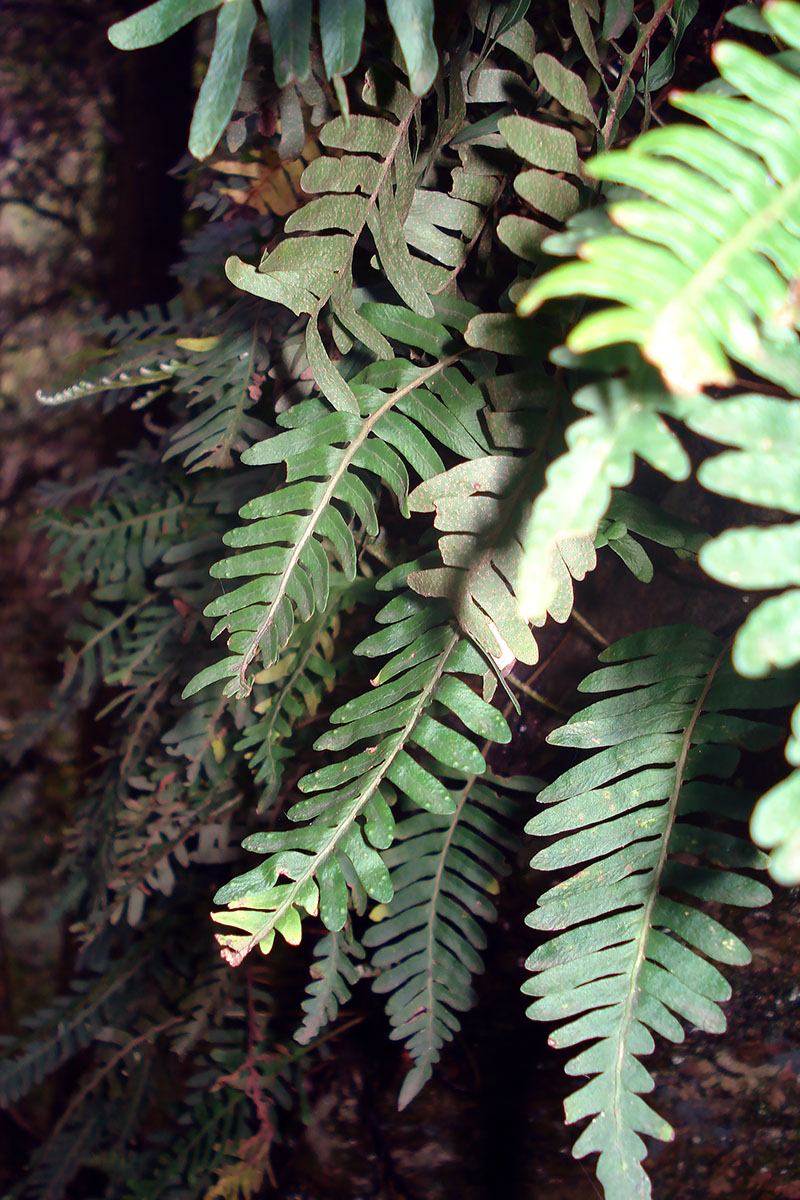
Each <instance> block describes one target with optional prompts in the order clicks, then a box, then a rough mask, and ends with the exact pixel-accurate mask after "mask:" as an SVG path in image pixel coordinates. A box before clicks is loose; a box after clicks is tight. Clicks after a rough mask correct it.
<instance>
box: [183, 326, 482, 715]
mask: <svg viewBox="0 0 800 1200" xmlns="http://www.w3.org/2000/svg"><path fill="white" fill-rule="evenodd" d="M371 315H372V316H373V317H374V319H375V320H376V321H380V322H381V323H382V325H383V327H384V328H386V330H387V332H388V333H389V336H393V335H396V334H397V331H398V328H400V329H402V332H403V335H404V336H405V338H406V340H407V342H408V343H409V344H411V345H415V344H417V345H419V344H422V345H423V346H424V348H425V349H426V350H428V351H432V350H436V351H439V352H442V353H443V352H444V350H445V349H446V347H447V346H448V345H449V344H451V335H450V334H449V333H448V331H447V329H446V327H445V325H443V324H439V323H438V322H435V321H427V322H424V323H423V322H421V321H420V320H419V318H416V317H415V316H414V314H413V313H409V312H404V310H402V309H395V308H393V307H391V306H381V305H375V306H373V309H372V310H371ZM453 319H455V320H456V321H460V320H461V319H462V315H461V314H459V315H457V316H456V317H455V318H450V317H448V318H447V320H448V321H450V320H453ZM462 357H463V352H462V351H458V350H456V351H455V352H454V353H453V354H450V355H446V356H444V357H442V358H441V359H440V361H438V362H436V363H434V365H433V366H430V367H421V366H418V365H416V364H412V363H411V362H409V361H407V360H405V359H399V358H398V359H396V360H394V361H392V362H387V363H376V364H373V365H371V366H369V367H367V368H365V369H364V370H363V371H362V372H360V373H359V375H358V376H356V378H355V379H354V380H353V395H354V397H356V396H357V397H358V400H357V403H358V404H359V408H360V414H361V415H358V414H356V413H350V412H342V411H331V410H330V409H329V408H328V406H327V405H326V404H325V403H324V402H323V401H321V400H315V399H311V400H307V401H304V402H302V403H300V404H296V405H295V406H294V407H293V408H292V409H290V410H289V411H288V412H287V413H284V414H281V415H280V416H279V418H278V420H279V423H280V424H281V425H282V426H284V428H285V429H286V432H284V433H281V434H279V435H278V436H276V437H273V438H270V439H268V440H267V441H264V442H260V443H259V444H258V445H257V446H254V447H253V448H252V449H251V450H249V451H247V453H246V454H245V455H243V461H244V462H245V463H248V464H250V465H258V466H266V465H272V464H278V463H282V462H285V463H286V483H287V485H288V486H286V487H284V488H279V489H277V490H275V491H272V492H270V493H269V494H268V495H266V496H261V497H258V498H256V499H254V500H251V501H250V502H249V503H248V504H246V505H245V506H244V507H243V508H242V509H241V510H240V513H239V515H240V516H241V517H243V518H245V519H246V520H252V521H253V523H252V524H249V525H246V526H244V527H241V528H239V529H235V530H233V531H232V532H231V533H229V534H227V535H226V536H225V538H224V539H223V540H224V541H225V543H226V544H227V545H229V546H233V547H235V548H244V547H256V548H255V549H251V550H249V551H248V552H247V553H244V554H239V555H236V556H234V557H230V558H226V559H223V560H222V561H221V562H219V563H217V564H216V565H215V566H214V567H213V568H212V575H214V576H215V577H216V578H220V579H238V578H241V577H242V576H248V577H250V578H249V581H248V582H247V583H245V584H243V585H241V586H239V587H237V588H235V589H234V590H233V591H231V592H225V593H223V594H222V595H220V596H218V597H217V598H216V599H214V600H212V601H211V603H210V604H209V605H208V606H207V607H206V609H205V613H206V616H210V617H216V618H218V620H217V624H216V625H215V627H214V630H213V632H212V637H215V636H217V635H219V634H220V633H221V632H222V631H223V630H227V631H228V634H229V636H228V650H229V651H230V654H229V656H228V657H227V658H225V659H223V660H222V661H221V662H220V663H218V664H216V665H215V666H214V667H212V668H208V669H207V670H205V671H203V672H201V673H200V674H199V675H198V676H196V677H195V679H193V680H192V681H191V682H190V684H189V685H188V686H187V688H186V690H185V692H184V695H185V696H190V695H192V694H193V692H195V691H198V690H199V689H200V688H202V687H205V686H207V685H208V684H210V683H214V682H216V681H218V680H220V679H223V678H227V677H232V678H230V682H229V683H228V684H227V685H226V688H225V691H226V694H227V695H234V696H246V695H248V694H249V692H250V689H251V687H252V682H251V679H250V678H249V676H248V670H249V668H250V664H251V663H252V662H253V660H254V659H255V657H256V656H257V655H258V654H260V655H261V657H262V658H263V661H264V664H265V666H270V665H271V664H272V663H274V662H275V661H276V660H277V657H278V655H279V654H280V652H281V650H282V649H283V648H284V646H285V645H286V644H287V642H288V640H289V638H290V636H291V634H292V629H293V627H294V620H295V611H296V612H297V613H298V614H299V615H300V618H301V620H304V621H305V620H308V619H309V617H311V616H312V615H313V613H315V612H316V611H318V610H324V609H325V608H326V606H327V603H328V597H329V593H330V564H329V555H332V556H333V557H334V558H335V559H337V560H338V562H339V564H340V565H341V568H342V570H343V572H344V575H345V578H346V579H348V580H351V581H352V580H353V579H354V578H355V573H356V557H357V552H356V543H355V538H354V536H353V532H352V529H351V527H350V525H351V520H352V518H351V514H354V515H355V517H356V518H357V519H358V521H359V522H360V524H361V525H362V526H363V528H364V530H365V531H366V533H367V534H369V535H370V536H375V535H376V534H377V532H378V519H377V514H376V511H375V495H374V490H371V488H370V487H369V486H368V485H367V484H366V483H365V482H364V479H363V477H362V474H361V472H367V478H368V479H370V477H377V478H378V479H379V480H381V481H382V482H383V483H385V484H386V485H387V486H388V487H389V488H390V490H391V491H392V492H393V493H394V495H395V496H396V498H397V500H398V502H399V504H400V507H401V510H402V511H404V512H406V511H407V505H406V499H407V495H408V467H411V468H412V469H413V470H415V471H416V472H417V473H418V474H419V475H421V476H422V478H426V477H427V476H428V475H430V474H433V473H436V472H438V471H441V470H442V466H443V464H442V459H441V457H440V455H439V453H438V451H437V450H436V449H435V447H434V446H433V445H432V442H431V438H433V439H436V440H438V441H439V442H440V443H441V444H444V445H446V446H448V447H450V448H452V449H455V450H457V452H458V453H459V454H461V455H462V456H464V457H470V458H474V457H477V456H479V455H481V454H482V453H483V452H484V447H485V445H486V442H485V439H484V437H483V435H482V433H481V430H480V426H479V424H478V421H477V418H476V411H477V408H478V406H479V405H480V403H481V393H480V389H479V388H477V387H475V386H474V385H472V384H471V383H470V381H469V380H468V379H467V378H464V376H463V374H462V373H461V371H460V370H458V369H456V363H458V361H459V359H461V358H462ZM383 389H386V390H385V391H384V390H383ZM437 393H438V394H437ZM406 464H408V466H407V465H406ZM372 489H374V484H373V485H372ZM340 505H341V506H343V509H344V511H342V507H340Z"/></svg>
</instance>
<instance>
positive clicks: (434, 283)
mask: <svg viewBox="0 0 800 1200" xmlns="http://www.w3.org/2000/svg"><path fill="white" fill-rule="evenodd" d="M364 99H365V102H366V103H367V104H369V105H374V104H375V103H376V99H377V95H376V90H375V85H374V83H373V82H372V81H371V80H369V79H368V81H367V84H366V86H365V90H364ZM417 107H418V106H417V104H416V102H415V101H414V98H413V96H411V94H410V93H409V92H408V91H407V90H406V89H405V88H402V87H400V86H399V85H397V86H396V87H395V90H394V93H393V95H392V97H391V99H390V100H389V101H388V106H387V111H388V112H389V114H390V115H388V116H372V115H356V116H353V117H351V118H350V119H349V120H348V121H345V119H344V118H342V117H337V118H336V119H335V120H333V121H331V122H330V123H329V124H328V125H326V126H325V128H324V129H323V130H322V132H321V134H320V141H321V142H322V144H323V145H324V146H327V147H328V148H330V149H331V150H333V151H335V152H336V153H335V154H331V155H327V156H325V157H321V158H318V159H316V160H315V161H314V162H312V163H311V164H310V165H309V166H308V167H307V168H306V170H305V171H304V172H303V176H302V180H301V184H302V187H303V189H304V190H305V191H306V192H307V193H309V194H310V195H311V196H313V197H314V198H313V199H311V200H310V201H309V203H308V204H306V205H305V206H304V207H303V208H301V209H299V210H298V211H297V212H295V213H293V214H292V215H291V216H290V217H289V220H288V221H287V222H286V227H285V236H284V237H283V239H282V240H281V241H280V242H279V244H278V246H277V247H276V248H275V249H274V250H270V251H268V252H267V253H266V254H265V255H264V257H263V258H262V260H261V263H260V264H259V266H258V268H257V269H256V268H255V267H252V266H249V265H247V264H246V263H243V262H242V261H241V260H240V259H239V258H236V257H232V258H230V259H229V260H228V263H227V265H226V272H227V275H228V278H229V279H230V280H231V282H232V283H233V284H235V285H236V286H237V287H239V288H242V289H243V290H245V291H248V292H251V293H252V294H253V295H255V296H260V297H262V298H263V299H266V300H271V301H273V302H277V303H279V304H283V305H285V306H286V307H287V308H289V309H291V311H292V312H294V313H296V314H297V315H300V314H301V313H307V314H308V317H309V320H308V324H307V326H306V352H307V355H308V362H309V364H310V367H311V370H312V372H313V375H314V379H315V381H316V383H317V386H318V387H319V388H320V390H321V391H322V393H323V394H324V395H325V396H326V398H327V399H328V400H329V401H330V403H331V404H332V405H333V407H334V408H336V409H339V410H341V411H345V412H353V413H357V412H358V403H357V401H356V398H355V396H354V394H353V391H352V389H351V387H350V385H349V383H348V382H347V381H346V379H345V378H344V375H343V374H342V372H341V371H340V370H339V368H338V367H337V366H336V365H335V364H334V362H333V361H332V358H331V357H330V355H329V354H328V351H327V350H326V349H325V346H324V344H323V341H322V338H321V335H320V331H319V321H320V317H321V314H322V312H323V310H324V309H325V308H326V306H327V305H330V312H331V329H332V333H333V337H334V341H335V343H336V345H337V348H338V349H339V350H340V351H341V352H342V353H346V352H347V351H349V349H350V348H351V346H352V345H353V343H354V342H358V343H360V344H361V345H362V346H363V347H365V349H366V350H367V351H368V352H369V353H370V354H371V355H372V356H374V357H376V358H378V359H388V358H391V357H392V348H391V346H390V344H389V342H388V341H387V338H386V337H385V336H384V334H383V333H382V332H381V330H380V328H379V327H377V326H376V324H375V323H374V322H373V321H372V320H371V318H370V315H369V314H367V313H366V312H365V310H364V308H363V307H361V308H358V309H357V308H356V305H355V301H354V296H353V287H354V283H353V257H354V254H355V252H356V248H357V247H358V246H359V245H360V243H361V241H362V239H363V238H364V236H365V234H366V233H367V231H368V232H369V233H370V234H371V235H372V239H373V241H374V245H375V248H376V250H377V257H378V260H379V265H380V269H381V271H382V273H383V275H384V276H385V277H386V278H387V279H388V280H389V282H390V283H391V285H392V287H393V288H394V290H395V291H396V292H397V294H398V296H399V297H400V298H401V299H402V300H403V302H404V303H405V304H406V305H407V306H408V308H409V309H411V310H412V311H413V312H415V313H417V314H418V315H419V316H421V317H425V318H433V317H434V315H435V309H434V305H433V303H432V301H431V296H430V295H429V293H430V294H438V293H441V292H443V291H444V289H445V288H446V287H447V286H448V284H449V283H450V281H451V279H452V278H453V277H454V276H455V274H456V273H457V272H458V271H459V270H460V269H461V267H462V266H463V263H464V261H465V259H466V256H467V254H468V253H469V251H470V249H471V247H472V245H473V242H474V240H475V238H476V237H477V235H478V233H479V232H480V229H481V228H482V225H483V222H484V219H485V212H486V209H487V208H488V206H489V205H490V204H491V203H492V202H493V201H494V199H495V198H496V196H497V194H498V189H499V184H498V181H497V179H496V178H495V177H494V176H493V175H491V174H490V173H488V172H487V170H486V168H485V167H483V168H482V169H478V168H477V165H476V166H475V167H474V168H473V169H472V170H471V171H467V170H465V168H464V167H463V166H462V168H461V169H457V170H455V171H454V172H453V181H452V189H451V191H450V193H449V194H443V193H440V192H438V191H433V190H430V189H424V188H421V187H419V188H418V187H417V186H416V180H417V175H416V169H415V166H414V162H413V160H412V154H411V145H410V140H409V138H410V129H411V125H412V122H413V120H414V115H415V113H416V112H417ZM393 118H394V119H393ZM412 248H413V249H415V250H417V251H419V252H421V253H415V254H412V253H411V250H412ZM423 256H424V257H423Z"/></svg>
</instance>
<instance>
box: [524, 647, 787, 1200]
mask: <svg viewBox="0 0 800 1200" xmlns="http://www.w3.org/2000/svg"><path fill="white" fill-rule="evenodd" d="M727 653H728V651H727V647H724V646H722V645H721V643H720V642H719V640H718V639H717V638H716V637H714V636H713V635H712V634H710V633H707V632H705V631H704V630H701V629H698V628H695V627H691V626H676V627H671V628H665V629H655V630H649V631H647V632H644V633H640V634H634V635H632V636H631V637H628V638H625V639H623V640H622V641H621V642H617V643H616V644H615V645H613V646H611V647H610V648H609V649H608V650H606V651H604V652H603V653H602V654H601V655H600V660H601V662H604V663H607V664H611V665H608V666H606V667H604V668H603V669H602V670H600V671H597V672H595V673H594V674H592V675H590V676H589V677H588V678H587V679H585V680H584V681H583V683H582V685H581V690H583V691H591V692H598V691H609V690H610V691H614V692H616V693H617V694H616V695H614V696H611V697H608V698H606V699H603V700H600V701H598V702H596V703H595V704H593V705H591V706H590V707H589V708H587V709H584V710H583V711H581V712H579V713H576V715H575V716H574V717H572V718H571V719H570V721H569V722H568V723H567V724H566V725H565V726H563V727H562V728H561V729H559V730H556V732H555V733H553V734H551V735H550V737H549V739H548V740H549V741H550V742H551V743H553V744H554V745H559V746H569V747H574V748H579V749H585V750H593V751H595V753H594V754H593V755H592V756H591V757H590V758H588V759H586V760H584V761H582V762H580V763H579V764H578V765H577V766H574V767H572V768H571V769H570V770H568V771H566V772H565V774H564V775H562V776H561V777H560V778H559V779H558V780H556V782H555V783H552V784H550V786H549V787H546V788H545V789H544V791H542V792H541V793H540V794H539V800H540V801H542V802H543V803H544V804H545V805H546V806H547V808H546V809H545V811H543V812H542V813H540V814H539V815H538V816H536V817H534V818H533V819H532V820H531V821H530V822H529V824H528V826H527V830H528V832H529V833H533V834H537V835H539V836H548V837H555V839H556V840H555V841H553V843H552V844H551V845H549V846H547V847H546V848H545V849H543V850H540V851H539V853H538V854H536V855H535V857H534V858H533V860H532V864H531V865H532V866H533V867H535V868H537V869H539V870H560V869H563V868H565V867H567V868H570V867H575V866H579V867H580V869H579V870H578V872H577V874H574V875H572V876H571V877H569V878H568V879H566V880H564V882H562V883H559V884H557V885H556V886H555V887H553V888H551V889H550V890H549V891H547V892H545V893H544V895H542V896H541V897H540V899H539V904H538V907H537V908H536V910H535V911H534V912H533V913H531V915H530V916H529V917H528V924H529V925H531V926H532V927H533V928H534V929H541V930H547V931H548V932H550V931H562V930H563V931H566V932H559V933H558V934H557V936H555V937H553V938H551V939H550V940H549V941H547V942H545V943H544V944H543V945H542V946H540V947H539V948H538V949H537V950H535V951H534V952H533V954H532V955H531V956H530V958H529V959H528V962H527V966H528V969H529V970H531V971H534V972H536V974H535V977H534V978H533V979H531V980H530V981H529V982H528V983H526V984H525V985H524V986H523V991H524V992H526V993H527V994H528V995H532V996H538V997H541V998H540V999H538V1000H536V1001H535V1002H534V1003H533V1004H532V1005H531V1006H530V1008H529V1009H528V1015H529V1016H530V1017H531V1018H533V1019H534V1020H561V1019H563V1018H570V1020H569V1021H568V1022H567V1023H566V1024H564V1025H561V1026H560V1028H559V1029H557V1030H556V1031H555V1033H554V1034H553V1035H552V1036H551V1038H550V1042H551V1044H552V1045H554V1046H559V1047H560V1046H573V1045H576V1044H578V1043H580V1042H583V1041H592V1043H593V1044H592V1045H591V1046H590V1047H589V1048H588V1049H587V1050H584V1051H583V1052H582V1053H580V1054H578V1055H577V1057H575V1058H573V1059H571V1060H570V1062H569V1063H568V1064H567V1067H566V1070H567V1073H568V1074H570V1075H593V1076H594V1078H593V1079H592V1080H591V1082H589V1083H587V1084H585V1085H584V1086H583V1087H582V1088H581V1089H580V1090H579V1091H578V1092H576V1093H575V1094H574V1095H573V1096H571V1097H570V1098H569V1099H568V1100H567V1101H566V1104H565V1111H566V1117H567V1122H568V1123H570V1122H573V1121H578V1120H581V1119H582V1118H583V1117H587V1116H591V1117H592V1118H593V1119H592V1121H591V1123H590V1124H589V1126H588V1127H587V1128H586V1129H585V1130H584V1132H583V1134H582V1135H581V1137H580V1138H579V1139H578V1142H577V1143H576V1145H575V1149H574V1151H573V1153H574V1154H575V1156H576V1157H581V1156H582V1155H584V1154H587V1153H592V1152H597V1151H599V1153H600V1161H599V1165H598V1176H599V1178H600V1179H601V1181H602V1183H603V1186H604V1188H605V1193H606V1196H607V1197H608V1198H609V1200H621V1198H622V1197H625V1198H626V1200H627V1198H628V1197H630V1198H631V1200H633V1198H634V1197H637V1198H638V1197H648V1196H649V1195H650V1184H649V1181H648V1179H647V1176H646V1174H645V1173H644V1171H643V1169H642V1167H641V1161H642V1159H643V1158H644V1156H645V1152H646V1151H645V1145H644V1143H643V1142H642V1140H641V1138H640V1136H639V1135H640V1134H647V1135H648V1136H650V1137H657V1138H660V1139H662V1140H664V1139H669V1138H671V1136H672V1131H671V1130H670V1127H669V1125H667V1123H666V1122H665V1121H663V1120H662V1119H661V1118H660V1117H658V1116H657V1114H656V1113H655V1112H654V1111H653V1110H652V1109H651V1108H650V1107H649V1106H648V1105H646V1104H645V1103H644V1101H643V1100H642V1099H641V1098H640V1097H641V1093H643V1092H649V1091H651V1090H652V1088H653V1080H652V1077H651V1076H650V1074H649V1073H648V1072H647V1071H646V1070H645V1069H644V1067H643V1066H642V1064H641V1063H640V1062H639V1058H640V1056H642V1055H647V1054H649V1053H651V1052H652V1050H653V1038H652V1035H651V1032H650V1030H653V1031H655V1032H657V1033H661V1034H662V1035H663V1036H665V1037H668V1038H671V1039H672V1040H673V1041H677V1042H680V1041H682V1040H683V1037H684V1030H683V1026H682V1025H681V1023H680V1021H679V1020H678V1019H677V1017H682V1018H683V1019H684V1020H687V1021H689V1022H691V1023H692V1024H694V1025H696V1026H698V1027H699V1028H701V1029H704V1030H705V1031H707V1032H720V1031H722V1030H723V1029H724V1028H725V1018H724V1016H723V1013H722V1010H721V1009H720V1007H719V1002H720V1001H724V1000H726V999H728V997H729V996H730V994H731V992H730V987H729V985H728V983H727V981H726V980H725V979H724V977H723V976H722V975H721V974H720V972H719V971H718V970H717V968H716V967H714V966H713V965H712V964H711V963H710V962H709V961H708V959H715V960H717V961H718V962H722V963H730V964H737V963H746V962H748V961H749V957H750V956H749V954H748V952H747V950H746V948H745V947H744V946H743V944H742V943H741V942H740V941H739V939H738V938H737V937H735V936H734V935H733V934H731V933H730V932H729V931H727V930H725V929H724V928H723V927H722V925H720V924H719V922H718V921H716V920H715V919H712V918H711V917H710V916H709V915H708V914H706V913H704V912H702V910H700V909H698V908H696V907H695V906H694V903H693V900H692V899H688V898H699V899H700V900H706V901H718V902H724V903H728V904H734V905H760V904H764V903H766V902H767V901H768V900H769V898H770V892H769V889H768V888H766V887H765V886H764V885H763V884H762V883H759V882H757V881H756V880H754V879H752V878H750V877H749V876H748V875H744V874H741V873H739V872H737V871H735V870H732V869H731V868H735V867H745V868H753V867H758V868H762V867H764V866H765V865H766V858H765V856H764V855H762V854H761V853H760V852H759V851H757V850H755V849H754V848H753V847H752V845H751V844H750V843H749V842H748V841H747V840H744V839H742V838H738V837H735V836H733V835H732V834H730V833H729V832H728V831H727V829H726V827H725V826H726V823H727V822H728V821H733V820H739V821H743V822H744V821H746V820H747V819H748V816H749V812H750V808H751V805H752V801H753V797H752V796H750V795H749V794H747V793H745V792H743V791H741V790H739V789H737V788H735V787H732V786H731V785H730V784H728V783H726V782H724V781H725V780H727V779H728V778H729V777H730V776H731V775H732V773H733V771H734V770H735V767H736V764H737V761H738V757H739V752H738V747H739V746H743V747H746V748H748V749H761V748H763V747H765V746H768V745H771V744H774V742H775V740H776V738H777V737H778V736H779V731H778V729H777V728H776V727H774V726H771V725H767V724H764V723H762V722H758V721H754V720H749V719H745V718H741V717H738V716H735V715H732V714H731V713H730V712H729V711H728V710H729V709H731V708H733V707H738V706H739V705H740V704H741V705H742V706H744V707H749V708H750V709H752V708H759V707H765V706H766V707H769V706H770V705H771V704H774V703H776V702H777V703H781V702H782V699H783V698H782V697H781V698H777V701H776V698H775V697H771V696H770V694H769V686H768V685H767V688H766V690H765V687H764V685H762V684H760V683H759V684H756V685H753V684H749V683H746V682H745V681H743V680H738V681H737V679H736V676H735V675H734V673H733V671H732V669H731V668H730V666H729V665H727V666H726V657H727ZM748 689H749V692H748ZM598 747H606V748H605V749H598ZM720 781H723V782H720ZM687 817H688V818H690V819H688V820H687V819H686V818H687ZM720 822H722V824H720ZM698 857H699V858H700V859H706V860H707V862H709V865H708V866H706V865H700V864H699V863H697V861H696V858H698ZM718 863H719V864H724V866H717V865H716V864H718ZM582 864H588V865H586V866H584V865H582Z"/></svg>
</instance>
